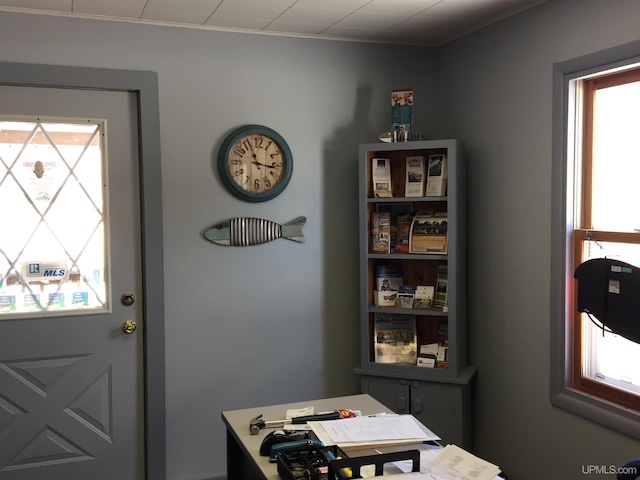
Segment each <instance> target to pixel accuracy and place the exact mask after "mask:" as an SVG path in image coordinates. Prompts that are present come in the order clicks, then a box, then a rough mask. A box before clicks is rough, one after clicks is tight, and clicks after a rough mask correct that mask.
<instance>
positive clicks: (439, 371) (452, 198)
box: [355, 140, 476, 448]
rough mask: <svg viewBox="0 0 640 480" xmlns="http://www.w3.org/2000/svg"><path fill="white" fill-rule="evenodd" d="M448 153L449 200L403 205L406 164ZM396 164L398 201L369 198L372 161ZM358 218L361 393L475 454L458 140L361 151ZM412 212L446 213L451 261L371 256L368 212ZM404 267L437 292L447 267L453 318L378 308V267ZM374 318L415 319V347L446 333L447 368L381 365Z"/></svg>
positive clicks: (413, 279) (438, 312)
mask: <svg viewBox="0 0 640 480" xmlns="http://www.w3.org/2000/svg"><path fill="white" fill-rule="evenodd" d="M440 153H444V154H446V156H447V163H448V168H447V170H448V178H447V192H446V196H444V197H410V198H407V197H404V196H402V195H404V188H405V171H406V170H405V165H406V157H408V156H413V155H421V156H425V158H426V159H427V160H428V157H429V155H431V154H440ZM373 158H389V159H390V160H391V162H390V163H391V172H392V190H393V198H376V197H374V196H373V193H372V190H373V189H372V181H371V161H372V159H373ZM359 164H360V165H359V198H360V202H359V217H360V225H359V227H360V279H361V281H360V305H361V315H360V330H361V355H360V367H359V368H356V370H355V372H356V373H357V374H359V375H361V386H362V392H363V393H369V394H370V395H371V396H373V397H374V398H376V399H377V400H379V401H380V402H382V403H384V404H385V405H387V406H388V407H389V408H391V409H392V410H394V411H396V412H398V413H412V414H414V415H415V416H416V417H417V418H418V419H419V420H421V421H422V422H423V423H424V424H425V425H427V427H430V428H431V429H432V430H433V431H434V432H435V433H436V434H438V435H440V436H441V437H442V439H443V441H445V442H449V443H456V444H457V445H460V446H461V447H463V448H470V447H471V413H470V389H471V384H472V380H473V378H474V377H475V373H476V369H475V367H471V366H469V365H467V329H466V317H467V312H466V242H465V238H466V211H465V210H466V209H465V204H466V180H465V161H464V144H463V143H462V142H460V141H459V140H425V141H415V142H399V143H372V144H364V145H360V149H359ZM401 203H405V204H411V205H412V211H413V213H416V212H417V211H418V210H424V209H430V210H434V211H439V212H444V211H446V212H447V217H448V218H447V222H448V233H447V253H446V254H428V255H427V254H414V253H389V254H380V253H370V250H369V242H370V228H369V221H370V217H371V212H372V211H376V209H377V207H378V205H383V206H393V204H401ZM389 262H399V263H401V264H402V266H403V272H404V277H405V278H404V283H406V284H408V285H435V280H436V276H437V265H439V264H446V265H447V267H448V289H447V295H448V304H449V305H448V312H443V310H442V309H441V308H432V309H427V310H423V309H398V308H394V307H374V306H373V304H374V301H373V291H374V290H375V268H376V265H378V264H380V263H389ZM376 312H386V313H393V314H401V315H415V316H416V324H417V331H418V345H420V344H424V343H432V342H434V341H437V332H438V329H439V325H440V324H442V323H446V324H447V326H448V342H449V349H448V368H424V367H417V366H413V365H399V364H387V363H376V362H375V355H374V350H373V348H374V345H373V337H374V333H373V317H374V314H375V313H376Z"/></svg>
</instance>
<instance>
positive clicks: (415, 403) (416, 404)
mask: <svg viewBox="0 0 640 480" xmlns="http://www.w3.org/2000/svg"><path fill="white" fill-rule="evenodd" d="M413 411H414V412H415V413H420V412H422V402H421V401H420V399H419V398H415V399H414V400H413Z"/></svg>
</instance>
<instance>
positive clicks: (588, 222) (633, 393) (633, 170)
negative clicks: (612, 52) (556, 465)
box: [568, 68, 640, 412]
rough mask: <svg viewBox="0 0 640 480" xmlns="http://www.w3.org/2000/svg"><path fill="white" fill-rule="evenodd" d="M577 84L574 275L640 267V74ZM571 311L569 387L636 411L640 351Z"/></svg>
mask: <svg viewBox="0 0 640 480" xmlns="http://www.w3.org/2000/svg"><path fill="white" fill-rule="evenodd" d="M576 82H577V88H576V95H577V98H576V105H578V106H579V107H580V106H581V107H582V108H577V109H576V110H577V111H578V112H582V115H581V116H582V122H580V123H579V125H580V124H581V125H580V127H579V128H576V129H574V136H575V137H576V141H577V143H578V142H579V144H581V145H582V148H581V149H578V150H577V151H576V159H575V165H576V166H577V168H575V169H574V172H573V173H574V175H573V176H574V183H575V190H574V191H575V194H574V198H573V202H572V203H573V207H574V209H575V210H576V215H575V218H576V221H575V224H574V228H573V240H574V241H573V243H574V245H573V251H574V256H573V258H574V261H573V270H574V271H575V269H576V268H577V267H578V265H580V264H581V263H582V262H584V261H585V260H589V259H592V258H600V257H607V258H615V259H618V260H621V261H623V262H626V263H630V264H632V265H635V266H637V267H640V233H638V232H639V231H640V215H638V211H637V208H635V207H636V206H637V205H640V190H639V189H638V188H637V179H638V178H640V175H639V174H640V138H639V137H638V134H637V133H636V132H637V130H638V128H639V127H640V69H638V68H635V69H632V70H628V71H622V72H617V73H604V74H603V75H599V76H595V77H589V78H585V79H580V80H577V81H576ZM569 173H571V172H569ZM568 200H569V202H571V199H568ZM639 293H640V292H639ZM569 301H570V302H571V303H573V302H574V300H573V298H571V299H569ZM572 311H573V318H572V321H573V332H572V337H573V338H572V343H573V345H574V348H573V365H574V368H573V370H574V371H573V378H572V384H573V388H575V389H577V390H579V391H582V392H585V393H587V394H590V395H595V396H598V397H601V398H603V399H604V400H608V401H611V402H613V403H615V404H618V405H621V406H623V407H626V408H631V409H633V410H636V411H638V412H640V362H637V361H629V359H632V358H635V359H638V358H640V345H639V344H637V343H634V342H632V341H630V340H627V339H625V338H623V337H621V336H620V335H617V334H615V333H612V332H611V331H609V330H608V329H607V328H606V327H605V326H604V325H602V324H599V322H598V321H597V320H596V321H594V320H593V319H592V318H590V317H589V316H588V315H587V314H585V313H580V312H578V311H577V308H575V306H574V308H572Z"/></svg>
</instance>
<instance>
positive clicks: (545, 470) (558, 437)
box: [0, 0, 640, 480]
mask: <svg viewBox="0 0 640 480" xmlns="http://www.w3.org/2000/svg"><path fill="white" fill-rule="evenodd" d="M596 19H597V21H594V20H596ZM639 24H640V4H639V3H638V1H637V0H634V1H624V0H616V2H605V1H602V0H550V1H549V2H547V3H546V4H543V5H540V6H538V7H536V8H534V9H531V10H528V11H526V12H524V13H522V14H520V15H518V16H516V17H513V18H511V19H507V20H506V21H503V22H500V23H498V24H495V25H492V26H490V27H487V28H486V29H484V30H482V31H479V32H476V33H474V34H471V35H469V36H468V37H464V38H462V39H459V40H457V41H455V42H452V43H450V44H448V45H445V46H443V47H440V48H437V49H427V48H407V47H402V48H399V47H393V46H381V45H373V44H356V43H344V42H333V41H315V40H305V39H292V38H278V37H270V36H256V35H248V34H246V35H245V34H235V33H224V32H212V31H205V30H187V29H179V28H171V27H158V26H134V25H131V24H126V23H116V22H101V21H90V20H75V19H67V18H63V17H44V16H36V15H34V16H26V15H18V14H8V13H0V44H1V45H3V47H2V48H1V49H0V60H1V61H15V62H27V63H49V64H61V65H78V66H96V67H107V68H122V69H143V70H153V71H156V72H158V74H159V82H160V115H161V119H160V122H161V132H162V145H161V146H162V156H163V158H162V161H163V167H162V168H163V171H162V174H163V188H164V203H163V208H164V222H165V239H164V240H165V249H166V252H165V275H166V280H165V285H166V289H167V291H166V296H165V303H166V352H167V358H166V370H167V434H168V440H167V465H168V478H169V480H195V479H201V478H208V477H216V476H219V475H224V472H225V470H226V465H225V457H224V427H223V425H222V422H221V420H220V412H221V411H222V410H227V409H235V408H243V407H249V406H256V405H260V404H265V403H280V402H289V401H298V400H308V399H313V398H317V397H322V396H328V395H341V394H349V393H355V392H357V389H358V382H357V379H356V378H355V376H354V375H353V374H352V368H353V367H354V366H355V365H356V363H357V359H358V353H357V345H358V343H357V342H358V337H357V335H358V334H357V331H356V328H357V324H358V322H357V312H358V307H357V305H356V303H355V298H357V293H356V292H357V282H358V278H357V274H358V262H357V218H356V216H357V175H356V173H357V145H358V144H359V143H364V142H371V141H375V139H376V137H377V135H378V134H379V133H380V132H382V131H384V130H386V129H387V128H388V118H389V113H390V112H389V92H390V90H391V89H392V88H398V87H401V88H402V87H413V88H414V89H415V91H416V95H415V97H416V106H415V111H416V123H417V125H419V126H420V128H421V129H422V130H424V131H428V132H431V133H433V134H434V135H436V136H438V137H439V138H444V137H456V138H460V139H463V140H464V141H465V142H466V143H467V150H468V155H467V156H468V158H469V209H468V210H469V229H468V233H469V241H468V244H469V255H468V259H469V269H468V270H469V276H470V278H469V285H468V291H469V307H470V308H469V311H470V319H469V328H470V333H471V338H470V342H469V344H470V362H471V363H472V364H474V365H477V366H478V367H479V374H478V377H477V381H476V393H475V395H474V409H475V414H476V418H475V425H476V434H475V438H474V440H475V442H474V443H475V446H476V449H477V452H478V453H479V454H480V455H482V456H485V457H486V458H487V459H489V460H492V461H495V462H496V463H499V464H500V465H502V466H503V467H504V469H505V471H506V472H507V473H509V474H510V475H511V476H512V477H513V478H517V479H519V480H534V479H535V480H537V479H539V478H541V477H543V476H544V477H545V478H551V479H555V478H558V479H560V478H578V477H580V476H582V474H581V467H582V465H590V464H606V465H609V464H612V463H613V464H617V463H620V462H622V461H623V460H626V459H627V458H628V457H631V456H634V455H640V454H639V453H638V450H637V442H636V441H632V440H631V439H629V438H627V437H624V436H622V435H618V434H616V433H615V432H612V431H610V430H608V429H605V428H601V427H599V426H597V425H595V424H593V423H592V422H590V421H588V420H585V419H583V418H580V417H577V416H574V415H572V414H570V413H567V412H565V411H562V410H559V409H557V408H553V407H552V406H551V405H550V403H549V321H550V320H549V287H548V285H549V261H550V248H549V238H550V208H551V206H550V188H551V179H550V172H551V164H550V162H551V86H552V64H553V63H554V62H557V61H561V60H565V59H568V58H572V57H575V56H579V55H582V54H585V53H590V52H593V51H596V50H600V49H603V48H607V47H610V46H614V45H617V44H621V43H625V42H628V41H631V40H636V39H638V38H640V33H638V29H637V25H639ZM245 123H263V124H266V125H269V126H271V127H272V128H274V129H276V130H277V131H279V132H280V133H281V134H282V135H283V136H284V137H285V138H287V139H288V141H289V144H290V146H291V149H292V151H293V154H294V156H295V157H296V164H295V168H294V174H293V179H292V181H291V183H290V185H289V188H288V189H287V190H286V191H285V193H283V194H282V195H280V196H279V197H278V198H276V199H274V200H273V201H271V202H267V203H265V204H258V205H250V204H247V203H243V202H240V201H238V200H235V199H234V198H233V197H231V196H230V195H229V194H227V193H226V192H225V191H224V190H223V189H222V187H221V183H220V181H219V179H218V178H217V175H216V174H215V172H214V170H213V160H212V158H213V155H214V153H215V152H216V151H217V147H218V146H219V143H220V141H221V140H222V138H223V137H224V135H225V134H226V133H228V131H230V130H231V129H232V128H234V127H236V126H238V125H241V124H245ZM298 215H306V216H307V217H308V222H307V225H306V226H305V228H304V232H305V235H306V237H307V243H305V244H303V245H298V244H294V243H290V242H287V241H285V240H278V241H275V242H272V243H270V244H266V245H262V246H260V247H253V248H240V249H230V248H226V249H225V248H224V247H219V246H217V245H213V244H209V243H208V242H206V241H204V240H202V238H201V232H202V230H203V229H204V228H206V227H207V226H209V225H211V224H213V223H214V222H216V221H218V220H221V219H225V218H228V217H231V216H256V217H263V218H267V219H271V220H274V221H278V222H285V221H288V220H290V219H292V218H294V217H296V216H298ZM597 439H601V440H599V441H595V440H597Z"/></svg>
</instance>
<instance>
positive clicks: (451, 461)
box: [426, 445, 500, 480]
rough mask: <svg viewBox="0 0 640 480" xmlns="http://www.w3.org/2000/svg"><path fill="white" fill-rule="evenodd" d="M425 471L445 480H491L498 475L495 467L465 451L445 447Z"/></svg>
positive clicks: (497, 469)
mask: <svg viewBox="0 0 640 480" xmlns="http://www.w3.org/2000/svg"><path fill="white" fill-rule="evenodd" d="M426 471H427V472H428V473H430V474H435V475H437V476H436V477H435V478H440V477H441V478H443V479H447V480H492V479H493V478H495V477H496V475H498V474H499V473H500V469H499V468H498V466H497V465H493V464H492V463H489V462H487V461H485V460H483V459H481V458H479V457H476V456H475V455H472V454H471V453H469V452H467V451H466V450H464V449H462V448H460V447H458V446H456V445H447V446H446V447H444V448H443V449H442V450H441V451H440V452H439V453H438V455H436V456H435V457H434V458H433V459H432V460H431V462H430V463H429V464H427V465H426Z"/></svg>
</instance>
